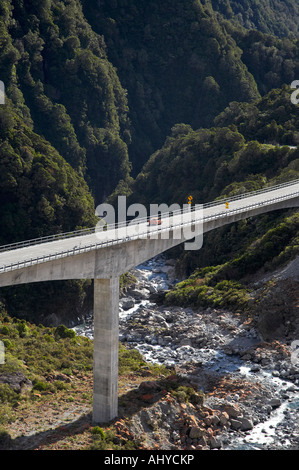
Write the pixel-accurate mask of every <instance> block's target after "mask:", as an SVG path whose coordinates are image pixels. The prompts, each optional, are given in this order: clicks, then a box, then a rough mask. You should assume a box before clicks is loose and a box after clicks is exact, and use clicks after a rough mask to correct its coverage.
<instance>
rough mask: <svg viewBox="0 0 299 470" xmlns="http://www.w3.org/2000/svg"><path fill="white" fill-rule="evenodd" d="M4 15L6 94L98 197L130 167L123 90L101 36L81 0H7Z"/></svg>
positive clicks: (0, 71) (1, 71) (0, 13)
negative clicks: (62, 0) (82, 177)
mask: <svg viewBox="0 0 299 470" xmlns="http://www.w3.org/2000/svg"><path fill="white" fill-rule="evenodd" d="M0 18H1V19H0V30H1V49H2V50H1V55H0V76H1V79H2V80H3V82H4V83H5V85H6V91H7V94H8V96H9V97H11V99H12V101H13V103H14V104H15V106H16V107H17V108H19V109H20V110H21V111H22V113H23V115H24V118H28V115H29V114H30V116H31V119H32V122H33V126H34V131H35V132H37V133H38V134H41V135H43V136H44V137H45V138H46V139H47V140H48V141H49V142H50V143H51V144H52V146H54V147H55V148H56V149H57V150H58V151H59V152H60V154H61V155H62V156H63V157H64V158H65V159H66V161H67V162H69V163H70V164H71V165H72V166H73V168H74V169H76V171H78V173H79V174H80V175H84V176H85V177H86V179H87V181H88V182H89V185H90V188H91V189H92V191H93V194H94V196H95V198H96V200H97V201H101V200H102V198H103V197H105V196H107V195H109V193H110V192H111V191H112V190H113V189H114V188H115V186H116V184H117V183H118V181H119V179H121V178H124V179H125V178H126V176H127V175H128V172H129V169H130V165H129V161H128V152H127V147H126V143H125V141H124V136H125V134H127V139H129V131H128V122H127V100H126V95H125V91H124V89H123V88H122V86H121V84H120V82H119V78H118V76H117V73H116V71H115V68H114V67H113V65H112V64H111V63H110V62H109V61H108V59H107V56H106V52H105V43H104V40H103V37H102V36H99V35H97V34H96V33H94V32H93V30H92V29H91V27H90V25H89V24H88V22H87V21H86V20H85V18H84V16H83V13H82V9H81V4H80V2H79V0H71V1H68V2H61V1H58V0H50V1H48V0H44V1H33V2H23V1H19V0H14V1H12V2H10V1H8V0H3V2H1V7H0Z"/></svg>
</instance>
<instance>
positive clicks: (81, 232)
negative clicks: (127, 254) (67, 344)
mask: <svg viewBox="0 0 299 470" xmlns="http://www.w3.org/2000/svg"><path fill="white" fill-rule="evenodd" d="M298 183H299V180H298V179H297V180H293V181H289V182H286V183H281V184H279V185H275V186H269V187H267V188H263V189H258V190H256V191H248V192H246V193H242V194H237V195H235V196H231V197H229V198H223V199H216V200H215V201H212V202H207V203H204V204H203V205H202V206H203V209H206V208H209V207H214V206H217V205H220V204H223V203H224V202H232V201H235V200H238V199H244V198H246V197H250V196H256V195H259V194H261V193H267V192H270V191H274V190H277V189H282V188H284V187H288V186H292V185H294V184H298ZM189 210H190V209H189V208H187V209H183V210H178V211H174V212H173V215H174V216H175V215H179V214H184V213H186V212H188V211H189ZM191 210H192V211H194V210H195V208H194V207H192V208H191ZM163 216H164V217H168V216H169V214H168V213H166V214H164V215H163V214H161V218H163ZM149 218H150V216H149V217H147V218H143V219H142V218H140V219H138V222H137V223H139V224H140V223H144V222H147V221H148V220H149ZM127 224H128V221H126V222H120V223H118V224H114V226H113V227H112V229H114V230H115V229H117V228H121V227H124V226H126V225H127ZM95 232H96V227H90V228H85V229H80V230H74V231H71V232H63V233H57V234H54V235H48V236H44V237H38V238H33V239H30V240H25V241H22V242H15V243H10V244H6V245H2V246H0V253H3V252H4V251H11V250H16V249H20V248H26V247H28V246H32V245H37V244H42V243H48V242H52V241H56V240H65V239H67V238H72V237H77V236H82V235H90V234H93V233H95Z"/></svg>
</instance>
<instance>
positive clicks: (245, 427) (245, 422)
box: [240, 418, 253, 431]
mask: <svg viewBox="0 0 299 470" xmlns="http://www.w3.org/2000/svg"><path fill="white" fill-rule="evenodd" d="M240 421H241V423H242V425H241V428H240V430H241V431H250V430H251V429H253V424H252V421H251V420H250V419H248V418H241V419H240Z"/></svg>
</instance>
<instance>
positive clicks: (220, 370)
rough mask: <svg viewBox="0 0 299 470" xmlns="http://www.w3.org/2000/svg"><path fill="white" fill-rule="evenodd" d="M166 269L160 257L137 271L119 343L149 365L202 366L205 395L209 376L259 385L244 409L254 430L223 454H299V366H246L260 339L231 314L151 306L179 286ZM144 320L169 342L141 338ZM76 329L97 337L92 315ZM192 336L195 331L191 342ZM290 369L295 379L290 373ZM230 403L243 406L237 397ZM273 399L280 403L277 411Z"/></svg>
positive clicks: (232, 438) (226, 441)
mask: <svg viewBox="0 0 299 470" xmlns="http://www.w3.org/2000/svg"><path fill="white" fill-rule="evenodd" d="M165 268H166V266H165V259H164V258H163V256H159V257H157V258H154V259H152V260H149V261H148V262H147V263H144V264H143V265H140V266H138V267H137V268H136V269H135V270H134V274H135V275H136V276H137V278H138V284H137V289H138V292H137V293H138V294H139V295H138V296H136V291H135V292H133V295H132V293H130V294H129V295H128V296H126V297H125V298H121V299H120V310H119V323H120V341H123V342H125V343H126V344H127V345H128V346H129V347H134V348H135V349H137V350H138V351H139V352H140V353H141V354H142V356H143V357H144V359H145V360H146V361H147V362H152V363H159V364H164V365H165V366H167V367H175V368H179V371H180V373H181V372H182V371H183V372H184V368H186V370H187V369H190V367H191V368H192V367H194V370H196V366H197V365H198V364H200V374H199V375H200V377H199V378H198V384H199V385H198V386H199V388H200V389H202V390H203V392H205V390H204V386H203V385H202V382H201V379H202V376H204V375H205V374H207V375H208V376H209V375H210V374H219V375H220V376H221V375H227V374H230V376H232V377H233V378H234V379H235V380H239V381H240V380H241V381H242V380H243V381H244V382H245V381H246V382H248V381H252V383H253V384H254V385H256V384H257V385H261V386H262V387H263V393H261V395H260V397H255V398H254V399H253V400H252V402H250V403H248V404H247V405H246V406H247V409H246V408H245V414H246V413H247V416H249V417H250V418H251V419H252V420H253V428H252V429H251V430H249V431H246V432H245V433H244V432H242V433H241V432H228V433H226V435H225V436H224V438H223V446H222V449H223V450H259V449H262V450H263V449H265V450H288V449H296V450H298V449H299V387H298V385H299V367H298V370H295V371H294V370H293V371H291V369H290V367H289V364H288V361H284V362H282V363H281V362H280V363H279V364H276V363H274V364H273V361H272V362H271V364H268V367H267V364H266V366H261V365H260V364H258V365H257V363H256V362H252V361H248V360H247V361H244V360H243V359H242V356H241V355H240V354H235V351H237V352H239V351H240V348H243V349H244V348H245V349H246V348H250V347H251V346H254V345H256V344H258V343H259V342H260V341H261V339H260V337H259V335H258V333H257V332H256V331H254V330H253V329H246V328H245V327H244V325H243V324H242V321H241V320H240V319H238V318H235V317H234V315H232V314H230V313H229V312H222V314H221V315H220V316H219V312H210V313H207V312H203V314H201V312H195V311H193V310H192V309H191V308H184V309H183V308H172V307H168V308H167V309H165V308H164V307H159V306H157V305H156V304H155V303H153V302H151V301H150V298H149V297H150V291H151V292H159V291H164V290H167V289H168V288H169V284H170V283H171V285H174V284H175V282H177V280H175V279H171V281H169V279H168V275H167V268H166V269H165ZM168 269H171V268H169V267H168ZM168 272H169V271H168ZM142 318H144V322H145V323H146V324H147V325H149V324H152V325H154V326H156V327H159V328H161V327H164V328H165V327H166V328H168V330H169V331H170V334H169V335H168V336H164V337H161V336H159V335H157V334H148V335H147V336H143V335H140V331H139V330H138V331H135V330H134V328H133V326H132V325H134V319H135V320H136V319H142ZM223 325H224V326H223ZM74 330H75V331H76V333H77V334H78V335H85V336H88V337H89V338H93V318H92V315H91V316H90V317H89V318H87V319H86V321H85V323H84V324H81V325H78V326H76V327H75V328H74ZM156 330H157V328H156ZM190 331H191V332H193V336H192V333H191V337H190ZM198 338H199V340H198ZM194 340H196V342H195V346H194ZM198 341H199V342H198ZM227 348H229V351H228V350H227ZM266 363H267V361H266ZM288 368H289V369H290V371H291V372H292V373H293V375H292V374H291V372H289V373H287V372H286V370H288ZM294 372H295V375H294ZM297 372H298V373H297ZM194 377H195V376H194V374H193V376H192V378H193V379H194ZM290 378H291V380H290ZM193 382H194V380H193ZM228 399H229V400H230V401H231V402H233V403H237V404H240V397H239V396H238V394H235V395H233V396H229V397H228ZM273 399H274V400H276V401H277V403H276V404H275V406H273V403H274V402H273ZM209 400H210V402H209ZM209 400H208V405H210V406H211V407H212V408H213V406H216V407H217V400H216V401H215V399H213V398H211V399H209ZM271 400H272V402H271ZM271 404H272V405H271Z"/></svg>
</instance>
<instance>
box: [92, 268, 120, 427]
mask: <svg viewBox="0 0 299 470" xmlns="http://www.w3.org/2000/svg"><path fill="white" fill-rule="evenodd" d="M118 310H119V277H112V278H110V279H94V368H93V370H94V372H93V374H94V383H93V422H94V423H95V424H100V423H106V422H108V421H110V420H112V419H114V418H116V416H117V414H118V349H119V348H118V344H119V320H118V313H119V312H118Z"/></svg>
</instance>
